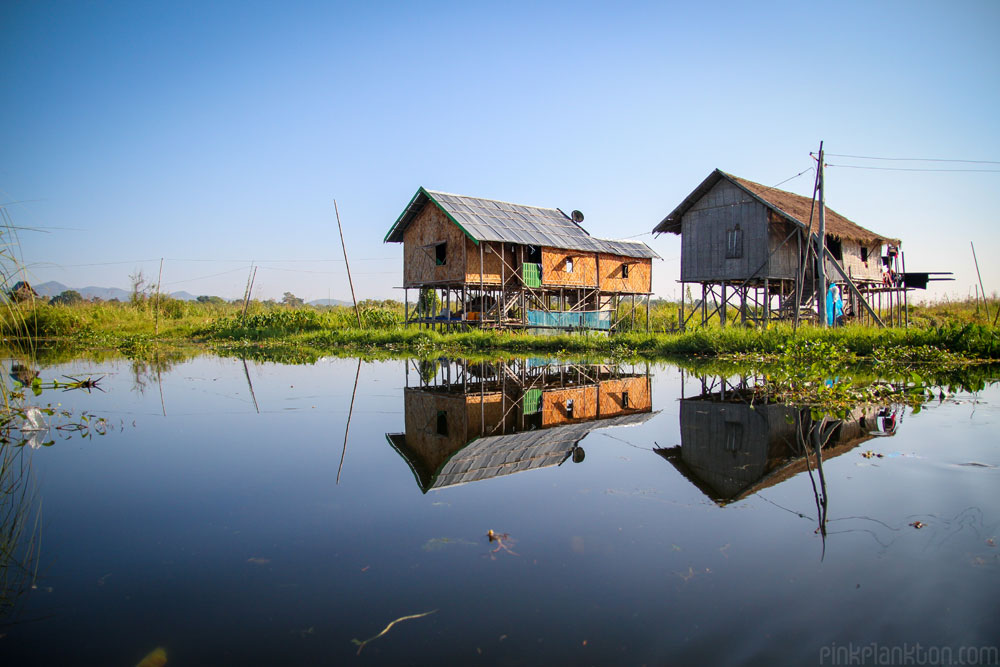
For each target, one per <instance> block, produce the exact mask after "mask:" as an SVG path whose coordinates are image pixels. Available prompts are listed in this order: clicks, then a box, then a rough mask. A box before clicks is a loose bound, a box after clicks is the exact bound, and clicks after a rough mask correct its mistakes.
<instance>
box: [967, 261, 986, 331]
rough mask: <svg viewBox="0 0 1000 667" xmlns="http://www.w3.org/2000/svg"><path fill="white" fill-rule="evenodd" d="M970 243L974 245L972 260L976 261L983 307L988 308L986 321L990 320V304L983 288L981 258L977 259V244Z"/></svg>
mask: <svg viewBox="0 0 1000 667" xmlns="http://www.w3.org/2000/svg"><path fill="white" fill-rule="evenodd" d="M969 245H970V246H972V261H973V262H975V263H976V275H977V276H979V291H980V293H981V294H982V295H983V308H985V309H986V321H987V322H989V321H990V304H989V302H987V301H986V290H985V289H983V276H982V274H981V273H979V260H978V259H976V244H974V243H973V242H972V241H969Z"/></svg>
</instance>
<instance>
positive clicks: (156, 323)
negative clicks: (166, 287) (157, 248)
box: [154, 257, 163, 336]
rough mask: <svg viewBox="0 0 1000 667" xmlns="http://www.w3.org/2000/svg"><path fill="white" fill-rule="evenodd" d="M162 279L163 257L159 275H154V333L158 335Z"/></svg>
mask: <svg viewBox="0 0 1000 667" xmlns="http://www.w3.org/2000/svg"><path fill="white" fill-rule="evenodd" d="M162 281H163V258H162V257H161V258H160V275H158V276H157V277H156V317H155V318H154V322H155V333H156V335H157V336H158V335H160V283H161V282H162Z"/></svg>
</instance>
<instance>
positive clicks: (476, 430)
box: [462, 392, 520, 441]
mask: <svg viewBox="0 0 1000 667" xmlns="http://www.w3.org/2000/svg"><path fill="white" fill-rule="evenodd" d="M462 398H463V399H464V400H465V408H466V423H467V424H468V425H469V431H468V440H470V441H471V440H473V439H475V438H478V437H480V435H503V434H504V433H509V432H510V431H511V430H512V429H513V427H514V424H515V423H516V420H517V417H518V415H519V414H520V413H519V412H518V407H515V408H514V409H512V410H510V411H509V412H507V410H506V409H505V408H507V409H509V408H510V407H511V405H512V404H513V403H514V401H512V400H511V399H510V398H509V397H508V398H506V399H505V398H504V396H503V394H501V393H500V392H493V393H492V394H483V395H480V394H477V393H469V394H467V395H466V396H463V397H462ZM505 413H506V417H504V414H505ZM504 421H505V422H506V423H504Z"/></svg>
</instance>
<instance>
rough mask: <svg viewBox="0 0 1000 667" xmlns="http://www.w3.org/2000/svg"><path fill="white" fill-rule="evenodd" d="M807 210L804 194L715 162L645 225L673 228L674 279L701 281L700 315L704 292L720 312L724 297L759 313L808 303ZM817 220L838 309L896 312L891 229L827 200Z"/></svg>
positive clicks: (743, 311) (811, 267)
mask: <svg viewBox="0 0 1000 667" xmlns="http://www.w3.org/2000/svg"><path fill="white" fill-rule="evenodd" d="M817 216H818V211H817V206H816V205H815V204H814V202H813V201H812V200H811V199H810V198H808V197H803V196H801V195H797V194H794V193H791V192H785V191H784V190H778V189H777V188H773V187H767V186H764V185H761V184H759V183H754V182H753V181H748V180H745V179H742V178H738V177H736V176H733V175H732V174H727V173H726V172H724V171H720V170H718V169H716V170H715V171H713V172H712V173H711V174H709V175H708V178H706V179H705V180H704V181H702V183H701V185H699V186H698V187H697V188H695V189H694V191H693V192H692V193H691V194H689V195H688V196H687V197H686V198H685V199H684V201H682V202H681V203H680V204H679V205H678V206H677V207H676V208H675V209H674V210H673V211H671V212H670V214H669V215H667V217H665V218H664V219H663V220H662V221H661V222H660V223H659V224H658V225H657V226H656V227H655V228H654V229H653V232H654V233H656V234H662V233H671V234H679V235H680V237H681V277H680V282H681V283H682V285H686V284H691V283H695V284H698V285H700V286H701V289H702V299H701V304H700V306H701V314H702V320H703V321H704V320H705V319H707V318H708V317H710V315H709V313H708V304H709V302H714V303H715V304H717V305H716V310H717V311H720V312H721V316H722V317H721V319H722V320H723V322H724V321H725V320H726V307H727V306H735V307H736V308H738V309H739V312H740V318H741V320H742V321H743V322H746V321H747V320H748V319H752V320H755V321H764V322H766V321H767V320H769V319H772V318H783V319H788V318H791V317H793V316H794V315H795V313H796V311H797V310H799V309H807V308H811V307H812V305H813V304H814V301H813V298H814V295H815V289H814V288H813V287H812V286H813V284H814V281H815V276H816V269H817V267H816V261H815V257H816V250H815V248H816V244H815V242H814V241H815V238H816V236H817V230H818V217H817ZM825 223H826V224H825V227H826V249H827V252H826V256H825V260H824V261H825V264H824V272H825V275H826V276H827V281H828V282H835V283H837V284H838V285H841V286H842V287H844V288H845V289H844V290H843V291H844V298H845V306H846V309H847V310H848V311H850V312H853V313H854V314H856V315H858V316H860V317H869V318H871V317H875V318H877V316H878V315H881V316H882V317H883V318H885V317H891V316H894V315H896V314H898V306H899V305H901V304H902V294H901V292H902V288H901V286H900V285H898V284H897V283H895V282H893V281H890V280H887V275H888V274H889V269H894V271H895V270H898V269H897V268H896V267H897V265H896V262H897V259H898V258H897V255H898V247H899V244H900V241H899V239H895V238H892V237H889V236H886V235H883V234H879V233H876V232H873V231H870V230H868V229H865V228H864V227H861V226H860V225H858V224H856V223H854V222H851V221H850V220H848V219H847V218H845V217H844V216H842V215H840V214H838V213H837V212H836V211H833V210H832V209H830V208H826V209H825ZM811 240H812V241H813V242H811ZM873 306H874V307H873ZM894 308H895V310H894ZM887 311H888V315H887ZM693 314H694V313H692V315H693ZM684 320H685V318H684V317H683V315H682V318H681V321H682V322H683V321H684ZM880 323H881V322H880Z"/></svg>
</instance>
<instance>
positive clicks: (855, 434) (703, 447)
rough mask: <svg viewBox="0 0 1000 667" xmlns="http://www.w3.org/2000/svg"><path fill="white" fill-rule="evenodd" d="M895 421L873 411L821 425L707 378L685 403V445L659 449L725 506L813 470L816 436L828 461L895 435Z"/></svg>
mask: <svg viewBox="0 0 1000 667" xmlns="http://www.w3.org/2000/svg"><path fill="white" fill-rule="evenodd" d="M895 424H896V418H895V412H894V409H893V408H889V407H882V408H878V407H872V406H861V407H856V408H854V409H852V410H851V411H850V412H848V413H847V414H846V415H845V416H844V417H843V418H842V419H834V420H829V421H824V422H822V423H820V422H816V421H814V420H813V419H812V416H811V413H810V410H809V409H808V408H795V407H792V406H789V405H785V404H781V403H772V402H770V401H768V400H767V398H766V397H762V396H761V394H760V392H759V387H757V388H754V387H751V386H748V385H747V384H745V383H736V384H731V383H730V382H729V381H728V380H727V379H726V378H723V377H718V378H711V379H709V378H703V379H702V393H701V394H700V395H699V396H694V397H689V398H683V399H682V400H681V404H680V432H681V444H680V445H679V446H675V447H670V448H663V449H658V450H656V452H657V453H658V454H660V455H661V456H663V457H664V458H665V459H667V460H668V461H670V462H671V463H672V464H673V465H674V467H675V468H677V470H678V471H680V472H681V474H683V475H684V476H685V477H687V478H688V479H689V480H690V481H691V483H693V484H694V485H695V486H697V487H698V488H699V489H701V491H702V492H703V493H704V494H705V495H706V496H708V497H709V498H710V499H712V501H714V502H715V503H717V504H718V505H720V506H721V505H727V504H730V503H733V502H737V501H739V500H742V499H744V498H746V497H748V496H750V495H753V494H754V493H757V492H759V491H761V490H763V489H765V488H768V487H770V486H773V485H775V484H778V483H780V482H783V481H785V480H787V479H790V478H791V477H793V476H795V475H797V474H799V473H800V472H805V471H806V468H807V464H806V460H805V455H806V451H812V446H813V444H814V442H813V440H811V437H814V436H816V435H820V436H821V438H820V441H821V451H822V454H823V460H824V461H825V460H827V459H831V458H833V457H835V456H839V455H841V454H843V453H845V452H848V451H850V450H852V449H854V448H855V447H857V446H859V445H861V444H862V443H865V442H867V441H868V440H871V439H872V438H875V437H885V436H892V435H894V434H895V428H896V427H895ZM816 428H821V429H822V430H821V432H820V433H819V434H816V433H812V430H813V429H816ZM813 465H815V463H813Z"/></svg>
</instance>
